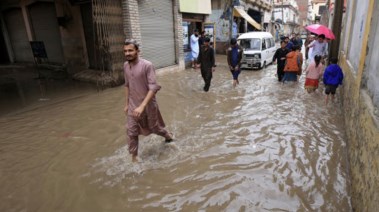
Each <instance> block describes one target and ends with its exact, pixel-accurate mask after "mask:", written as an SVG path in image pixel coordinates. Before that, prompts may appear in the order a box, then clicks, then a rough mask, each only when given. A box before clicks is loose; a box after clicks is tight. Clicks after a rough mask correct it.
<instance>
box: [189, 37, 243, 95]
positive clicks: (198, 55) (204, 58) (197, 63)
mask: <svg viewBox="0 0 379 212" xmlns="http://www.w3.org/2000/svg"><path fill="white" fill-rule="evenodd" d="M200 41H201V44H200ZM242 55H243V50H242V48H241V47H240V46H239V45H238V44H237V39H235V38H232V39H231V40H230V47H229V48H228V50H227V61H228V66H229V69H230V72H231V73H232V77H233V87H236V86H237V85H238V84H239V81H238V76H239V74H240V73H241V60H242ZM191 60H192V68H193V69H196V68H198V67H200V71H201V76H202V77H203V80H204V88H203V90H204V91H205V92H208V91H209V87H210V85H211V80H212V75H213V74H212V73H213V72H214V71H215V67H216V64H215V51H214V49H213V48H212V46H211V45H210V38H209V37H202V36H200V37H198V30H194V33H193V34H192V35H191Z"/></svg>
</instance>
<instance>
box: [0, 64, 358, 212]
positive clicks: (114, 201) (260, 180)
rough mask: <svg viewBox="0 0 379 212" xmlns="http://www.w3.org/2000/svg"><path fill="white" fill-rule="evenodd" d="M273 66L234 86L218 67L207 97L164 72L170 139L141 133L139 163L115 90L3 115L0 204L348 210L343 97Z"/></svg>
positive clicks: (182, 75)
mask: <svg viewBox="0 0 379 212" xmlns="http://www.w3.org/2000/svg"><path fill="white" fill-rule="evenodd" d="M221 59H222V60H225V58H224V57H221ZM221 62H223V61H221ZM274 73H275V67H274V66H269V67H268V69H266V70H262V71H243V72H242V73H241V75H240V85H239V87H237V89H232V82H231V76H230V73H229V71H228V70H227V69H226V66H225V65H223V64H221V65H219V66H218V68H217V70H216V73H215V74H214V78H213V81H212V85H211V88H210V91H209V92H208V93H204V92H203V91H202V87H203V82H202V79H201V77H200V73H199V72H195V71H191V70H186V71H185V72H175V73H167V74H163V75H160V76H159V77H158V81H159V83H160V84H161V85H162V90H161V91H160V92H159V93H158V97H157V98H158V102H159V105H160V109H161V112H162V114H163V117H164V119H165V122H166V124H167V128H168V129H169V130H172V131H173V132H174V134H175V137H176V141H175V142H174V143H171V144H164V139H163V138H161V137H159V136H155V135H152V136H148V137H142V136H141V142H140V157H141V159H142V161H143V162H141V163H136V164H133V163H131V160H130V156H129V155H128V152H127V147H126V142H125V137H126V136H125V126H124V123H125V116H124V114H123V112H122V108H123V103H124V98H123V96H124V95H123V88H122V87H118V88H112V89H108V90H105V91H104V92H101V93H94V94H89V95H85V96H81V97H80V98H75V99H71V100H70V101H61V102H57V103H55V104H53V105H50V106H47V107H40V108H36V109H34V110H29V111H27V112H23V113H17V114H14V115H8V116H3V117H2V118H0V151H1V154H0V168H1V174H0V186H1V188H2V189H1V191H0V198H1V202H2V204H1V205H0V211H22V210H25V211H56V210H58V211H141V210H147V211H201V210H203V211H314V210H318V211H351V206H350V196H349V188H348V184H349V175H348V171H347V170H348V169H347V157H346V137H345V133H344V128H343V120H342V114H341V111H340V110H339V103H336V104H334V105H333V106H332V105H330V106H328V107H326V106H324V105H323V96H322V94H321V93H315V94H314V95H309V94H307V93H306V92H305V91H304V89H303V88H302V87H303V86H302V85H303V84H302V83H303V82H304V79H301V83H299V84H286V85H282V84H279V83H277V82H276V78H275V76H274Z"/></svg>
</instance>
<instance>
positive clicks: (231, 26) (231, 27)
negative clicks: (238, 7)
mask: <svg viewBox="0 0 379 212" xmlns="http://www.w3.org/2000/svg"><path fill="white" fill-rule="evenodd" d="M229 9H230V17H229V41H230V40H231V39H232V38H233V18H234V17H233V10H234V8H233V0H230V8H229Z"/></svg>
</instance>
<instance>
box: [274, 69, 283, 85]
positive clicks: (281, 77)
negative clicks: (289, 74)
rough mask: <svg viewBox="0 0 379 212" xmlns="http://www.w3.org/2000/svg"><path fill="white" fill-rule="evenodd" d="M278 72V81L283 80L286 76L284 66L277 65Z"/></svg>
mask: <svg viewBox="0 0 379 212" xmlns="http://www.w3.org/2000/svg"><path fill="white" fill-rule="evenodd" d="M276 73H277V75H278V81H279V82H281V81H282V79H283V76H284V66H277V69H276Z"/></svg>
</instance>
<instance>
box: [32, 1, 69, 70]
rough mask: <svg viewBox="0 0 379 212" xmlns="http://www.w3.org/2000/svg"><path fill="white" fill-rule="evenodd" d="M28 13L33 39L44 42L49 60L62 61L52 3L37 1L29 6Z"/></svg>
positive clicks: (58, 33)
mask: <svg viewBox="0 0 379 212" xmlns="http://www.w3.org/2000/svg"><path fill="white" fill-rule="evenodd" d="M29 13H30V19H31V22H32V26H33V27H32V28H33V32H34V35H35V40H36V41H42V42H43V43H44V44H45V48H46V53H47V57H48V60H49V62H52V63H64V59H63V50H62V44H61V36H60V32H59V26H58V20H57V15H56V12H55V5H54V3H48V2H37V3H35V4H32V5H30V6H29Z"/></svg>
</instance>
